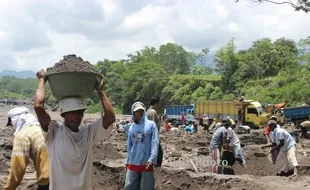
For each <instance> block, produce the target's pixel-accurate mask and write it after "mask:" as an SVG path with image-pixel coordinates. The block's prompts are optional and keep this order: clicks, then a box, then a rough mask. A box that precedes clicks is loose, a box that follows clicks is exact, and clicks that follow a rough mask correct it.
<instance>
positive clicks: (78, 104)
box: [59, 97, 87, 115]
mask: <svg viewBox="0 0 310 190" xmlns="http://www.w3.org/2000/svg"><path fill="white" fill-rule="evenodd" d="M59 108H60V115H61V114H63V113H66V112H70V111H77V110H86V109H87V106H86V105H85V103H84V100H83V98H80V97H68V98H64V99H62V100H60V101H59Z"/></svg>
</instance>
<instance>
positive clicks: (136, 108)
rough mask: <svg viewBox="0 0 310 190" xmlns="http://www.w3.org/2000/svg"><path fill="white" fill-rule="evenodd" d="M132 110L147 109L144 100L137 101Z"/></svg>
mask: <svg viewBox="0 0 310 190" xmlns="http://www.w3.org/2000/svg"><path fill="white" fill-rule="evenodd" d="M132 110H133V112H135V111H137V110H143V111H145V106H144V104H143V103H142V102H136V103H134V104H133V105H132Z"/></svg>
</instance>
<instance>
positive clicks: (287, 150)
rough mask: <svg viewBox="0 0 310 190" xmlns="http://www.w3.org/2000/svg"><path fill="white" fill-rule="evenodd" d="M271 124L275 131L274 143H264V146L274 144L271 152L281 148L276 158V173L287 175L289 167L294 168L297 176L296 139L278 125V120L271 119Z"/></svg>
mask: <svg viewBox="0 0 310 190" xmlns="http://www.w3.org/2000/svg"><path fill="white" fill-rule="evenodd" d="M269 126H270V128H271V130H272V132H273V134H272V135H273V136H272V139H271V140H272V143H269V144H267V145H264V146H262V148H266V147H272V146H273V148H272V149H271V152H274V151H277V150H279V154H278V156H277V158H276V175H278V176H286V175H287V173H288V172H289V169H294V174H293V176H296V175H297V167H298V162H297V159H296V155H295V144H296V143H295V140H294V139H293V137H292V136H291V135H290V134H289V133H288V132H287V131H286V130H284V129H282V128H280V127H277V122H275V121H270V122H269Z"/></svg>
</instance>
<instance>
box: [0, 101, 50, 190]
mask: <svg viewBox="0 0 310 190" xmlns="http://www.w3.org/2000/svg"><path fill="white" fill-rule="evenodd" d="M7 126H12V127H13V128H14V129H15V132H14V140H13V150H12V156H11V170H10V174H9V176H8V178H7V182H6V185H5V186H4V190H15V189H16V188H17V187H18V186H19V184H20V183H21V181H22V179H23V176H24V174H25V171H26V168H27V165H28V164H29V158H31V159H32V160H33V163H34V168H35V170H36V173H37V184H38V190H48V189H49V159H48V153H47V150H46V147H45V143H44V137H43V135H42V132H41V128H40V125H39V122H38V121H37V119H36V118H35V116H34V115H32V114H31V113H30V112H29V110H28V108H26V107H16V108H13V109H11V110H10V111H9V112H8V123H7Z"/></svg>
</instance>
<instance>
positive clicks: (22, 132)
mask: <svg viewBox="0 0 310 190" xmlns="http://www.w3.org/2000/svg"><path fill="white" fill-rule="evenodd" d="M37 77H38V87H37V90H36V93H35V96H34V110H35V113H36V115H37V118H38V119H37V118H36V117H35V116H34V115H32V114H31V113H30V111H29V109H27V108H25V107H17V108H13V109H12V110H10V111H9V112H8V123H7V126H12V127H13V128H14V129H15V131H14V141H13V150H12V157H11V166H10V172H9V175H8V178H7V183H6V185H5V186H4V190H15V189H16V188H17V187H18V186H19V184H20V183H21V181H22V179H23V176H24V174H25V171H26V167H27V165H28V164H29V158H31V159H32V160H33V163H34V168H35V170H36V176H37V184H38V190H47V189H52V190H59V189H68V190H71V189H72V190H88V189H93V168H92V167H93V146H94V144H95V143H96V142H98V141H101V140H104V139H106V138H107V136H108V135H109V134H110V133H111V131H112V127H110V126H111V125H112V124H113V123H114V122H115V118H116V116H115V112H114V108H113V106H112V104H111V103H110V101H109V99H108V97H107V96H106V93H105V91H104V77H103V76H101V82H100V84H97V87H96V90H97V92H98V95H99V97H100V101H101V104H102V107H103V111H104V114H102V116H101V118H99V119H97V120H96V121H94V122H92V123H87V124H85V125H83V124H82V126H80V125H81V122H82V119H83V117H84V112H85V110H86V109H87V106H86V105H85V103H84V101H83V99H82V98H79V97H70V98H65V99H62V100H60V102H59V107H60V115H61V117H62V118H63V121H62V122H56V121H54V120H52V119H51V117H50V115H49V113H48V112H47V111H46V109H45V108H44V100H45V82H46V77H45V72H44V71H43V70H41V71H39V72H38V73H37ZM158 103H159V99H158V98H153V99H152V100H151V101H150V104H151V106H150V108H149V109H146V106H145V105H144V104H143V103H142V102H135V103H134V104H133V105H132V108H131V111H132V122H131V123H127V124H126V127H125V131H126V136H127V152H128V153H127V159H126V164H125V168H126V171H127V173H126V181H125V187H124V188H125V190H139V189H142V190H143V189H150V190H152V189H155V178H154V167H160V166H161V162H162V155H163V153H162V148H161V146H160V141H159V131H160V119H159V116H158V114H157V112H156V109H157V107H158ZM171 128H172V127H171V126H169V123H168V122H166V125H165V127H164V130H166V131H170V130H171ZM235 128H236V124H235V123H234V121H233V120H232V119H230V118H226V119H224V120H223V121H222V122H221V123H220V124H219V125H217V126H216V128H215V129H214V133H213V136H212V139H211V142H210V149H211V154H212V158H213V160H214V161H215V164H214V165H213V167H212V172H214V173H221V171H219V167H220V166H221V161H222V160H221V155H222V151H221V150H222V148H223V150H225V151H231V152H233V153H234V156H235V157H236V159H238V160H239V161H240V163H241V164H242V166H244V167H246V163H245V156H244V154H243V151H242V148H241V142H240V140H239V138H238V136H237V134H236V133H235ZM184 129H185V131H186V132H188V133H192V132H194V131H197V124H196V126H195V123H194V124H193V125H192V126H190V125H189V124H187V125H185V128H184ZM266 137H267V142H268V143H267V144H266V145H264V146H262V148H266V147H271V153H272V155H273V156H272V158H273V162H274V164H276V174H277V175H279V176H287V175H288V172H289V171H290V169H291V168H292V169H293V171H294V175H297V167H298V162H297V160H296V155H295V151H296V149H295V144H296V142H295V140H294V139H293V137H292V136H291V135H290V134H289V133H288V132H287V131H286V130H284V129H282V128H281V127H280V126H279V125H278V124H277V122H276V121H275V117H271V120H270V121H269V123H268V127H267V129H266Z"/></svg>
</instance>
